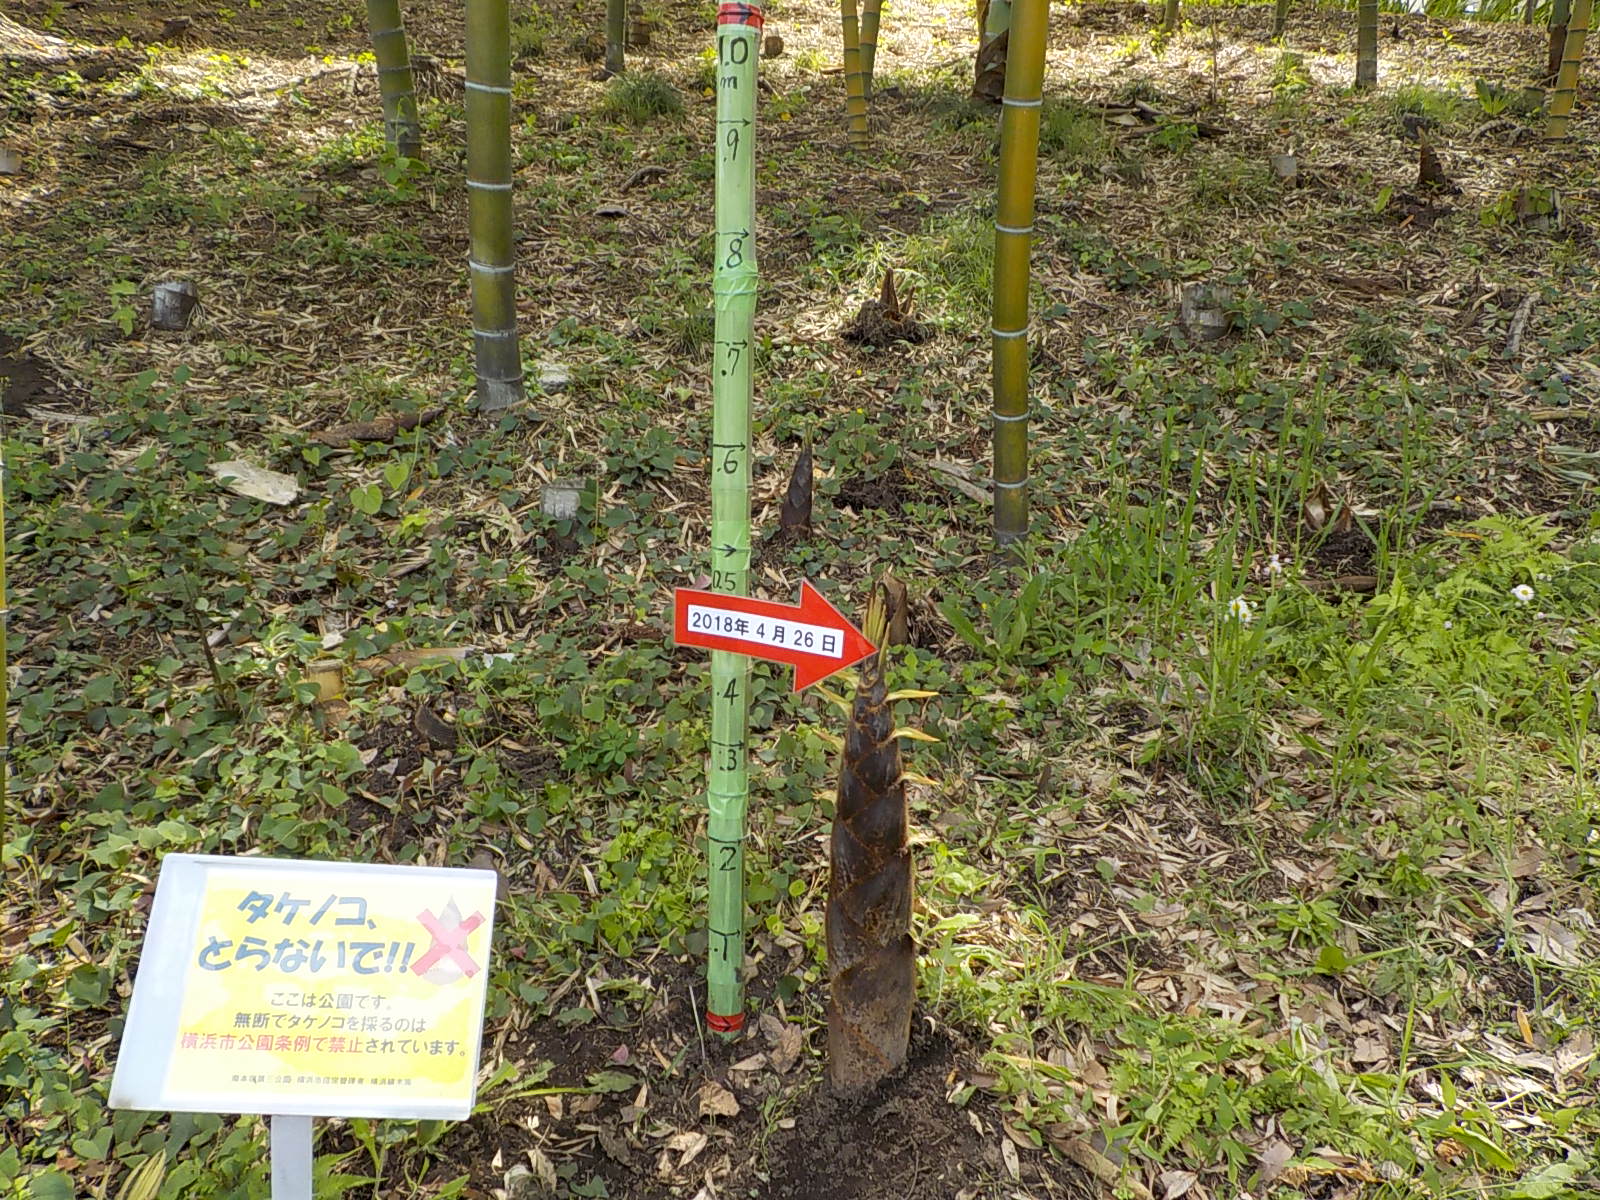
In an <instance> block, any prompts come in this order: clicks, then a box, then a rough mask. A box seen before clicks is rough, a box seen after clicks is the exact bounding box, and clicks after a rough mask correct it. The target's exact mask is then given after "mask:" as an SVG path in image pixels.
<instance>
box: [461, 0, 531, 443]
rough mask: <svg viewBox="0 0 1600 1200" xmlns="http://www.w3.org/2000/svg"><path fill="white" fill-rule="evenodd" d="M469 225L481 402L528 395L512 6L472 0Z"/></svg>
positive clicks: (506, 403)
mask: <svg viewBox="0 0 1600 1200" xmlns="http://www.w3.org/2000/svg"><path fill="white" fill-rule="evenodd" d="M466 109H467V225H468V233H469V235H470V242H471V250H470V252H469V254H468V257H467V268H468V272H469V273H470V275H471V278H472V340H473V347H474V350H475V352H476V354H475V358H476V363H477V371H478V389H477V406H478V408H480V409H482V410H484V411H485V412H495V411H498V410H499V409H503V408H509V407H511V406H512V405H514V404H517V403H519V402H520V401H521V400H522V398H523V388H522V352H521V350H520V348H519V347H518V345H517V286H516V267H515V265H514V261H515V260H514V259H513V256H512V243H511V6H510V4H509V2H508V0H467V104H466Z"/></svg>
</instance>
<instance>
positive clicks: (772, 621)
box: [673, 580, 877, 692]
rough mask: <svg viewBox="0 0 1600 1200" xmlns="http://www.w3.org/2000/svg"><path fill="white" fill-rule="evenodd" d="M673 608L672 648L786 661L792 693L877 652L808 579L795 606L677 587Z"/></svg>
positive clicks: (801, 586) (802, 584) (802, 583)
mask: <svg viewBox="0 0 1600 1200" xmlns="http://www.w3.org/2000/svg"><path fill="white" fill-rule="evenodd" d="M673 610H674V612H673V637H674V640H675V641H676V642H677V644H678V645H680V646H704V647H705V648H706V649H708V650H731V651H732V652H733V653H734V654H748V655H750V656H751V657H752V658H765V659H769V660H771V661H772V662H781V663H790V664H792V665H793V666H794V690H795V691H797V692H798V691H799V690H800V689H801V688H807V687H810V686H811V685H812V684H813V683H816V682H818V681H819V680H823V679H826V678H827V677H828V676H829V675H832V674H833V673H834V672H835V671H841V670H843V669H844V668H845V667H848V666H850V664H852V663H858V662H860V661H861V660H862V659H863V658H865V657H866V656H867V655H869V654H871V653H872V652H873V651H875V650H876V649H877V647H876V646H874V645H873V644H872V643H871V642H869V641H867V639H866V638H865V637H863V636H862V634H861V631H860V630H859V629H857V628H856V627H855V626H854V625H852V624H850V622H849V620H847V619H846V617H845V615H844V614H843V613H841V612H840V611H839V610H838V609H837V608H835V607H834V606H833V605H832V604H830V603H828V600H827V597H825V596H824V595H823V594H822V593H821V592H819V591H817V589H816V588H814V587H812V586H811V582H810V580H804V581H802V582H801V584H800V603H799V605H798V606H796V605H792V604H774V603H773V602H772V601H770V600H751V599H749V598H748V597H745V596H728V595H724V594H723V593H721V592H700V591H696V590H695V589H694V588H679V589H678V590H677V592H676V593H675V594H674V596H673Z"/></svg>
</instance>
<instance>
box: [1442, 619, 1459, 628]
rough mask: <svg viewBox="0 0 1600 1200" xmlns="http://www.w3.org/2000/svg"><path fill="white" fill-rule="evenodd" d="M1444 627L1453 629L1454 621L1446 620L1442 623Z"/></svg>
mask: <svg viewBox="0 0 1600 1200" xmlns="http://www.w3.org/2000/svg"><path fill="white" fill-rule="evenodd" d="M1444 627H1445V628H1446V629H1454V628H1455V627H1456V623H1455V622H1454V621H1446V622H1445V623H1444Z"/></svg>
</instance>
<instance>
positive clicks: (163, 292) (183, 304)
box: [150, 279, 200, 331]
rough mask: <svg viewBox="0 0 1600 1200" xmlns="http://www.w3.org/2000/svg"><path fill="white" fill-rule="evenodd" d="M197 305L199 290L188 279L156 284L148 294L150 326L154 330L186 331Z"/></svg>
mask: <svg viewBox="0 0 1600 1200" xmlns="http://www.w3.org/2000/svg"><path fill="white" fill-rule="evenodd" d="M199 303H200V289H199V288H198V287H196V286H195V285H194V283H193V282H192V281H190V280H188V279H173V280H168V281H167V282H166V283H158V284H156V286H155V290H154V291H152V292H151V293H150V324H151V325H152V326H153V327H154V328H156V329H167V330H174V331H177V330H184V329H187V328H189V318H190V317H191V316H193V315H194V310H195V306H196V305H198V304H199Z"/></svg>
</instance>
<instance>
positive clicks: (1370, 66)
mask: <svg viewBox="0 0 1600 1200" xmlns="http://www.w3.org/2000/svg"><path fill="white" fill-rule="evenodd" d="M1377 86H1378V0H1359V3H1358V5H1357V8H1356V87H1358V88H1362V89H1365V88H1374V87H1377Z"/></svg>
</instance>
